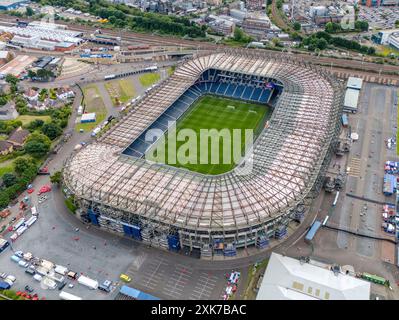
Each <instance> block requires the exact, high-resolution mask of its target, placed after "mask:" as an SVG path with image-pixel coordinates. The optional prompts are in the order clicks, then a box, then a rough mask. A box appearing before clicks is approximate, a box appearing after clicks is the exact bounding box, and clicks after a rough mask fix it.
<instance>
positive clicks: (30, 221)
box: [26, 216, 37, 228]
mask: <svg viewBox="0 0 399 320" xmlns="http://www.w3.org/2000/svg"><path fill="white" fill-rule="evenodd" d="M36 220H37V217H35V216H32V217H30V218H29V219H28V221H26V226H27V227H28V228H29V227H30V226H32V224H34V223H35V222H36Z"/></svg>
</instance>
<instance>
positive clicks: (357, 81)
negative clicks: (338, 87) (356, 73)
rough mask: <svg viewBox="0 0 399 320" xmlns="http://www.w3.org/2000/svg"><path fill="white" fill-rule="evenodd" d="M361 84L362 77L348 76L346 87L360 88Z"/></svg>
mask: <svg viewBox="0 0 399 320" xmlns="http://www.w3.org/2000/svg"><path fill="white" fill-rule="evenodd" d="M362 85H363V79H362V78H355V77H349V78H348V82H347V84H346V87H347V88H352V89H358V90H360V89H361V88H362Z"/></svg>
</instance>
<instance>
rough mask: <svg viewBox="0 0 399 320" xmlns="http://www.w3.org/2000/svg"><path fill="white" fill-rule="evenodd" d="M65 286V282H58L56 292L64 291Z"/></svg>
mask: <svg viewBox="0 0 399 320" xmlns="http://www.w3.org/2000/svg"><path fill="white" fill-rule="evenodd" d="M65 286H66V282H65V281H62V282H60V283H59V284H58V290H62V289H64V287H65Z"/></svg>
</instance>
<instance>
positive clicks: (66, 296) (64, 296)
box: [59, 291, 82, 300]
mask: <svg viewBox="0 0 399 320" xmlns="http://www.w3.org/2000/svg"><path fill="white" fill-rule="evenodd" d="M59 297H60V299H61V300H82V298H81V297H78V296H75V295H74V294H71V293H69V292H66V291H61V292H60V295H59Z"/></svg>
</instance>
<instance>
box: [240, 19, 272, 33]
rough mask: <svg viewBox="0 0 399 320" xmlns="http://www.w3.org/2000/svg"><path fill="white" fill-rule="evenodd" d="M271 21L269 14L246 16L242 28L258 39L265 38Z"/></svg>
mask: <svg viewBox="0 0 399 320" xmlns="http://www.w3.org/2000/svg"><path fill="white" fill-rule="evenodd" d="M270 27H271V22H270V19H269V17H268V16H266V15H262V16H257V17H255V16H253V17H248V18H245V19H244V21H243V23H242V29H243V30H244V31H245V32H246V33H248V34H249V35H251V36H253V37H256V38H258V39H263V38H264V37H265V36H266V33H267V31H269V30H270Z"/></svg>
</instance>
